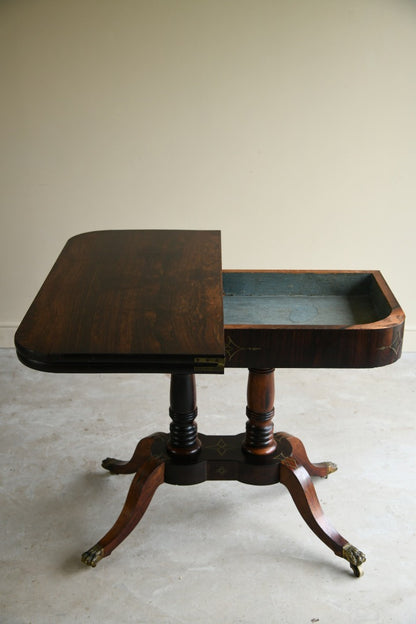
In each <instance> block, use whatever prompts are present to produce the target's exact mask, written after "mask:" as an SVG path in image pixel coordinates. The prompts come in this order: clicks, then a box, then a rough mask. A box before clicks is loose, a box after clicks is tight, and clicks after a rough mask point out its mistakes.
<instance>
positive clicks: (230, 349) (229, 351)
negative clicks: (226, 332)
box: [225, 336, 261, 362]
mask: <svg viewBox="0 0 416 624" xmlns="http://www.w3.org/2000/svg"><path fill="white" fill-rule="evenodd" d="M240 351H261V347H240V346H239V345H238V344H236V343H235V342H234V341H233V340H232V339H231V338H230V336H228V337H227V341H226V343H225V355H226V358H227V360H228V361H229V362H230V361H231V360H232V359H233V357H234V356H235V355H237V353H240Z"/></svg>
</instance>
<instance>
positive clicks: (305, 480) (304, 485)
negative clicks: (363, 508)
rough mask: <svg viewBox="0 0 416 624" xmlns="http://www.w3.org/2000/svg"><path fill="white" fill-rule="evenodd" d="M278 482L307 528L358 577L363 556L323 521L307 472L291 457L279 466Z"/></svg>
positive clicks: (323, 517) (363, 559) (327, 521)
mask: <svg viewBox="0 0 416 624" xmlns="http://www.w3.org/2000/svg"><path fill="white" fill-rule="evenodd" d="M280 482H281V483H283V485H285V486H286V487H287V489H288V490H289V493H290V495H291V497H292V499H293V501H294V503H295V505H296V507H297V508H298V511H299V513H300V515H301V516H302V518H303V519H304V520H305V522H306V524H307V525H308V526H309V527H310V528H311V529H312V531H313V532H314V533H315V535H317V536H318V537H319V539H320V540H322V541H323V542H324V544H326V545H327V546H328V547H329V548H330V549H331V550H332V551H333V552H334V553H335V554H336V555H337V556H338V557H342V558H344V559H346V560H347V561H348V562H349V564H350V566H351V569H352V571H353V572H354V575H355V576H361V575H362V570H361V567H360V566H361V564H362V563H364V561H365V555H364V554H363V553H362V552H361V551H360V550H358V548H355V546H352V544H350V543H349V542H347V540H346V539H345V538H344V537H342V535H340V534H339V533H338V531H337V530H336V529H334V527H333V526H332V525H331V523H330V522H329V520H328V519H327V518H326V517H325V515H324V512H323V511H322V507H321V505H320V503H319V500H318V497H317V495H316V491H315V488H314V486H313V483H312V481H311V478H310V475H309V474H308V472H307V470H306V468H304V467H303V466H299V465H298V464H297V462H296V460H295V459H294V458H293V457H289V458H287V459H283V460H282V462H281V464H280Z"/></svg>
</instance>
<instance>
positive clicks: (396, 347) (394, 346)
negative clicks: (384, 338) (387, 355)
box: [377, 334, 403, 356]
mask: <svg viewBox="0 0 416 624" xmlns="http://www.w3.org/2000/svg"><path fill="white" fill-rule="evenodd" d="M402 342H403V335H400V334H398V335H397V336H396V337H395V338H394V340H393V342H392V343H391V344H390V345H386V346H384V347H378V349H377V351H385V350H386V349H389V350H390V351H393V353H394V355H395V356H398V355H399V352H400V348H401V346H402Z"/></svg>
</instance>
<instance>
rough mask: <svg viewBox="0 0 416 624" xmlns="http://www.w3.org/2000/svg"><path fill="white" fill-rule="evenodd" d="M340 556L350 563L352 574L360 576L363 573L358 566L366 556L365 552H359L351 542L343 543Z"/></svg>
mask: <svg viewBox="0 0 416 624" xmlns="http://www.w3.org/2000/svg"><path fill="white" fill-rule="evenodd" d="M342 556H343V557H344V559H346V560H347V561H348V563H349V564H350V566H351V570H352V571H353V572H354V576H356V577H360V576H362V575H363V574H364V572H363V570H362V569H361V567H360V566H361V565H362V564H363V563H364V561H365V560H366V558H365V554H364V553H363V552H361V550H358V548H356V547H355V546H353V545H352V544H345V546H344V547H343V549H342Z"/></svg>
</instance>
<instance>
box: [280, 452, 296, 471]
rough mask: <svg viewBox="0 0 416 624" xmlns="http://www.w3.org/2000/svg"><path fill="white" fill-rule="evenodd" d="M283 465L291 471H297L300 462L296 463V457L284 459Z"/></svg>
mask: <svg viewBox="0 0 416 624" xmlns="http://www.w3.org/2000/svg"><path fill="white" fill-rule="evenodd" d="M282 455H283V453H282ZM281 463H282V464H283V465H284V466H287V467H288V468H290V469H291V470H295V468H297V467H298V466H299V464H298V462H297V461H296V459H295V458H294V457H283V459H282V460H281Z"/></svg>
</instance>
